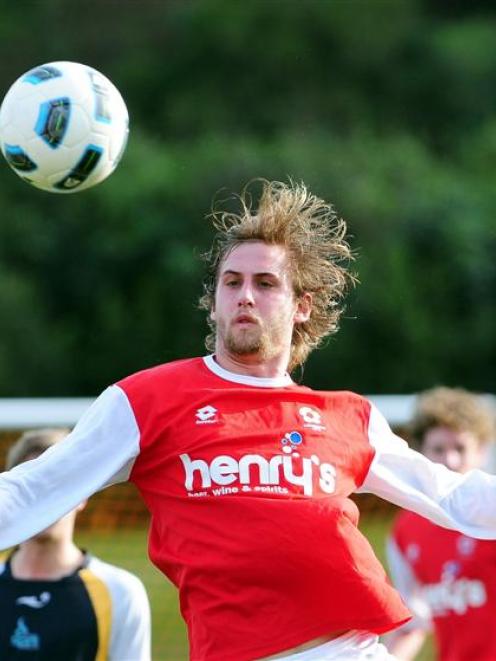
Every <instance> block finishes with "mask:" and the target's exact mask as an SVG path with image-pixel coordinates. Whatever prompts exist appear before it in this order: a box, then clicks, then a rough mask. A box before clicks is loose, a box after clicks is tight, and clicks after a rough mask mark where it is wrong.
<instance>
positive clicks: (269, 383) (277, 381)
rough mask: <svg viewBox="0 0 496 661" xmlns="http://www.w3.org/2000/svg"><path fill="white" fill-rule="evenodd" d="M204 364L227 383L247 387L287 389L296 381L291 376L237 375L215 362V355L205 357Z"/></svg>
mask: <svg viewBox="0 0 496 661" xmlns="http://www.w3.org/2000/svg"><path fill="white" fill-rule="evenodd" d="M203 362H204V363H205V365H206V366H207V368H208V369H209V370H210V371H211V372H213V373H214V374H216V375H217V376H219V377H220V378H221V379H224V380H225V381H232V382H233V383H242V384H244V385H246V386H255V387H257V388H285V387H287V386H294V385H295V384H294V381H293V380H292V379H291V377H290V376H289V374H284V376H278V377H274V378H265V377H259V376H249V375H248V374H237V373H236V372H229V371H228V370H225V369H224V368H223V367H221V366H220V365H219V363H217V362H216V361H215V358H214V357H213V355H210V356H204V357H203Z"/></svg>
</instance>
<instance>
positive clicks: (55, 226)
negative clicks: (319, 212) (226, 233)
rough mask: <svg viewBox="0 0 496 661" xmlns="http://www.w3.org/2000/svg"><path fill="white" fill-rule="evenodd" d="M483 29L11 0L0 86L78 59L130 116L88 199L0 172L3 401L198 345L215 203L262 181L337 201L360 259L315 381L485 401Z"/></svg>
mask: <svg viewBox="0 0 496 661" xmlns="http://www.w3.org/2000/svg"><path fill="white" fill-rule="evenodd" d="M495 33H496V7H495V5H494V3H490V2H487V3H486V2H481V1H478V2H472V3H464V2H450V3H446V2H444V1H442V0H430V1H427V0H424V1H422V0H384V1H381V0H375V1H374V0H369V1H365V0H348V1H345V0H306V2H304V3H303V2H299V1H297V0H264V1H262V0H255V1H252V2H246V1H242V0H215V1H214V0H186V1H183V0H167V1H163V2H159V1H158V0H140V1H139V2H131V1H125V0H115V1H111V0H100V1H99V2H97V1H95V0H90V1H86V2H84V3H67V2H64V1H63V0H43V2H30V1H25V0H24V1H23V0H19V1H18V2H16V3H2V11H1V20H0V48H1V52H2V55H3V56H2V57H1V58H0V90H2V91H3V92H6V91H7V89H8V87H9V86H10V85H11V84H12V83H13V82H14V80H15V79H16V78H18V77H19V76H20V75H21V74H22V73H24V71H26V70H28V69H30V68H32V67H34V66H36V65H39V64H42V63H45V62H50V61H54V60H74V61H80V62H84V63H86V64H89V65H91V66H93V67H95V68H96V69H99V70H100V71H102V73H104V74H106V75H107V76H108V77H109V78H110V79H111V80H113V82H114V83H115V84H116V85H117V87H118V88H119V89H120V90H121V92H122V94H123V96H124V98H125V99H126V101H127V104H128V108H129V112H130V118H131V125H130V126H131V128H130V140H129V145H128V148H127V152H126V154H125V155H124V158H123V161H122V162H121V164H120V166H119V168H118V169H117V171H116V172H115V173H114V174H113V175H112V176H111V177H110V179H109V180H107V181H106V182H104V183H103V184H101V185H100V186H97V187H96V188H94V189H91V190H89V191H86V192H81V193H80V194H75V195H65V196H61V195H53V194H49V193H43V192H41V191H38V190H36V189H33V188H30V187H29V186H28V185H26V184H25V183H23V182H22V181H21V180H20V179H19V178H18V177H16V176H15V175H14V174H13V173H12V172H11V171H10V170H9V168H8V166H7V165H6V164H5V163H4V164H3V165H2V164H0V165H1V168H0V209H1V219H0V306H1V308H0V309H1V311H0V396H4V397H15V396H79V395H80V396H94V395H96V394H98V392H99V391H100V390H101V389H102V388H104V387H105V386H106V385H107V384H109V383H112V382H113V381H115V380H117V379H119V378H121V377H123V376H124V375H126V374H128V373H130V372H132V371H135V370H138V369H142V368H145V367H148V366H151V365H154V364H156V363H159V362H163V361H167V360H172V359H175V358H179V357H184V356H187V355H198V354H201V353H202V352H203V351H204V349H203V338H204V335H205V333H206V324H205V321H204V315H203V313H201V312H199V311H198V310H197V308H196V303H197V298H198V295H199V294H200V291H201V289H200V283H201V279H202V274H203V266H202V264H201V261H200V260H199V258H198V256H199V254H200V253H201V252H202V250H205V249H207V248H208V245H209V238H210V236H211V234H210V228H209V225H208V223H207V222H206V221H205V218H204V217H205V214H206V213H207V212H208V210H209V209H210V206H211V203H212V199H213V197H214V195H215V194H216V193H218V191H221V190H224V191H239V190H240V188H241V187H242V186H243V185H244V184H245V183H246V182H247V181H248V180H250V179H252V178H254V177H266V178H269V179H280V180H287V178H288V177H292V178H294V179H296V180H303V181H304V182H305V183H306V184H307V185H308V186H309V187H310V189H311V190H312V191H313V192H315V193H316V194H317V195H319V196H320V197H323V198H324V199H327V200H331V201H333V203H334V204H335V206H336V209H337V211H338V213H339V214H340V215H341V216H343V217H344V218H345V219H347V221H348V224H349V231H350V241H351V243H352V245H353V247H354V249H355V251H356V254H357V263H356V270H357V272H358V275H359V278H360V281H361V284H360V285H359V286H358V287H357V288H356V290H355V291H354V292H352V293H351V295H350V297H349V299H348V305H347V310H346V314H345V317H344V319H343V322H342V327H341V331H340V332H339V333H338V334H337V335H336V336H335V337H333V338H332V339H331V340H330V341H329V342H328V343H327V345H326V346H325V347H324V348H323V349H322V350H321V351H319V352H317V353H316V354H315V355H313V356H312V357H311V358H310V360H309V362H308V364H307V366H306V368H305V373H304V379H305V382H306V383H307V384H308V385H312V386H314V387H319V388H328V389H334V388H338V389H341V388H345V389H353V390H356V391H358V392H362V393H369V394H371V393H374V394H380V393H408V392H414V391H416V390H418V389H422V388H426V387H430V386H433V385H436V384H440V383H443V384H446V385H452V386H465V387H468V388H473V389H475V390H480V391H487V392H496V382H495V379H496V376H495V366H496V345H495V337H496V310H495V305H494V295H495V293H496V260H495V255H496V189H495V176H494V163H495V158H496V112H495V108H496V42H495V39H494V34H495ZM300 376H301V375H300Z"/></svg>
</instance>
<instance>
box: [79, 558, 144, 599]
mask: <svg viewBox="0 0 496 661" xmlns="http://www.w3.org/2000/svg"><path fill="white" fill-rule="evenodd" d="M86 569H87V570H88V571H89V572H91V573H92V574H93V575H94V576H96V577H97V578H99V579H100V580H101V581H102V582H103V583H105V585H106V586H107V587H108V588H109V589H110V591H111V592H117V593H119V594H122V593H128V594H130V595H131V596H132V595H134V594H136V593H137V592H139V593H142V592H143V591H144V589H145V588H144V585H143V583H142V581H141V580H140V579H139V578H138V577H137V576H136V575H135V574H133V573H132V572H130V571H128V570H127V569H124V568H122V567H117V565H113V564H110V562H105V561H104V560H101V559H100V558H97V557H95V556H93V555H90V556H89V559H88V562H87V564H86Z"/></svg>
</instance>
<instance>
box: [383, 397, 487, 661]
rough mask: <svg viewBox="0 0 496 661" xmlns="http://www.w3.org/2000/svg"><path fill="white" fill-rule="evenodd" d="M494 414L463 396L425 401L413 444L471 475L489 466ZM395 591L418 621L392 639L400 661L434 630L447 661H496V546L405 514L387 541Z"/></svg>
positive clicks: (420, 402)
mask: <svg viewBox="0 0 496 661" xmlns="http://www.w3.org/2000/svg"><path fill="white" fill-rule="evenodd" d="M494 433H495V427H494V411H492V410H491V408H490V407H489V406H488V405H487V402H485V401H484V400H482V398H481V397H480V396H478V395H475V394H472V393H469V392H467V391H466V390H462V389H456V388H455V389H452V388H441V387H440V388H434V389H433V390H429V391H426V392H425V393H423V394H422V395H421V396H420V397H419V399H418V404H417V409H416V412H415V415H414V417H413V420H412V423H411V434H412V440H413V442H415V443H416V444H417V445H418V447H419V449H420V451H421V452H422V453H423V454H424V455H425V456H426V457H428V458H429V459H431V460H432V461H436V462H440V463H441V464H444V465H445V466H447V467H448V468H449V469H450V470H453V471H458V472H460V473H466V472H468V471H470V470H472V469H475V468H480V466H482V465H484V463H485V461H486V459H487V449H488V443H489V442H490V441H493V440H494ZM388 558H389V564H390V568H391V573H392V576H393V579H394V582H395V584H396V587H397V588H398V589H399V591H400V592H401V593H402V595H403V597H404V598H405V600H406V602H407V604H408V605H409V607H410V609H411V611H412V612H413V613H414V615H415V617H414V619H413V620H411V621H410V622H408V624H406V625H405V626H404V627H401V628H400V629H399V630H397V631H395V632H394V633H393V634H391V636H390V640H389V643H388V644H389V649H390V651H391V652H392V653H394V654H395V655H396V656H397V657H398V658H400V659H405V661H407V660H409V659H413V658H414V657H415V655H416V654H417V652H418V651H419V649H420V647H421V645H422V644H423V642H424V640H425V637H426V633H427V632H428V631H429V630H430V629H433V633H434V637H435V641H436V645H437V649H438V658H439V659H440V660H442V661H467V660H468V659H477V661H493V660H494V659H496V627H495V626H494V625H495V623H496V615H495V612H496V543H495V542H493V541H484V540H478V539H474V538H472V537H466V536H465V535H463V534H460V533H459V532H455V531H453V530H447V529H445V528H440V527H439V526H436V525H435V524H433V523H431V522H430V521H428V520H427V519H424V518H422V517H420V516H418V515H417V514H414V513H413V512H402V513H401V514H400V515H399V516H398V517H397V519H396V521H395V525H394V528H393V531H392V535H391V538H390V539H389V541H388Z"/></svg>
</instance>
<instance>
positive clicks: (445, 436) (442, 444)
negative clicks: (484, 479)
mask: <svg viewBox="0 0 496 661" xmlns="http://www.w3.org/2000/svg"><path fill="white" fill-rule="evenodd" d="M422 452H423V454H425V456H426V457H428V458H429V459H431V460H432V461H436V462H438V463H441V464H444V465H445V466H447V467H448V468H450V469H451V470H454V471H457V472H458V473H466V472H467V471H469V470H471V469H472V468H479V467H480V465H481V464H482V462H483V460H484V446H483V445H482V444H481V443H480V441H479V440H478V439H477V437H476V436H474V434H471V433H470V432H459V431H454V430H452V429H448V428H447V427H433V428H432V429H429V430H428V431H427V433H426V434H425V436H424V442H423V443H422Z"/></svg>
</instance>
